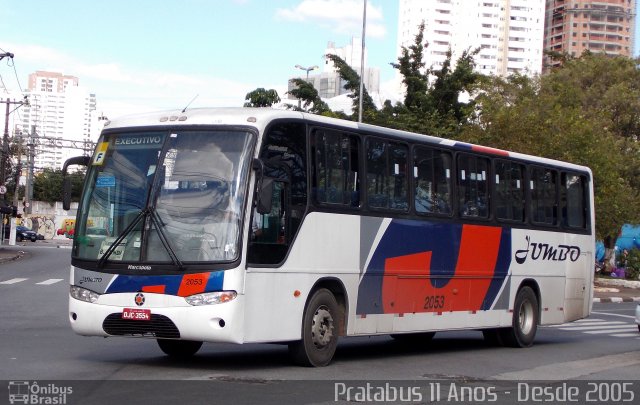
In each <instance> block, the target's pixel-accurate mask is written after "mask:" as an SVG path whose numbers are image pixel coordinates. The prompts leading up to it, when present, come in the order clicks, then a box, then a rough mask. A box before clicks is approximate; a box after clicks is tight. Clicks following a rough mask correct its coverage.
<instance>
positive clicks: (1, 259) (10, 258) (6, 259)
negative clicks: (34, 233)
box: [0, 250, 25, 263]
mask: <svg viewBox="0 0 640 405" xmlns="http://www.w3.org/2000/svg"><path fill="white" fill-rule="evenodd" d="M24 254H25V252H24V251H22V250H19V251H17V252H16V254H15V255H13V256H5V257H0V263H6V262H11V261H13V260H18V259H19V258H21V257H22V256H24Z"/></svg>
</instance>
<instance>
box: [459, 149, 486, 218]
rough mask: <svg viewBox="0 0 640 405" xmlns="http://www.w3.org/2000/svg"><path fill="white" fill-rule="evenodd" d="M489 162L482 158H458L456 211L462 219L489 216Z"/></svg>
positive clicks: (464, 156)
mask: <svg viewBox="0 0 640 405" xmlns="http://www.w3.org/2000/svg"><path fill="white" fill-rule="evenodd" d="M488 176H489V160H488V159H486V158H482V157H476V156H469V155H460V156H459V157H458V210H459V212H460V216H462V217H472V218H487V217H488V216H489V207H488V205H489V190H488V182H487V178H488Z"/></svg>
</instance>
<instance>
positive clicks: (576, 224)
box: [560, 173, 588, 229]
mask: <svg viewBox="0 0 640 405" xmlns="http://www.w3.org/2000/svg"><path fill="white" fill-rule="evenodd" d="M560 190H561V191H562V224H563V225H564V226H567V227H569V228H578V229H585V228H586V227H587V212H588V211H587V202H586V201H587V194H586V178H585V177H584V176H579V175H577V174H572V173H562V187H561V188H560Z"/></svg>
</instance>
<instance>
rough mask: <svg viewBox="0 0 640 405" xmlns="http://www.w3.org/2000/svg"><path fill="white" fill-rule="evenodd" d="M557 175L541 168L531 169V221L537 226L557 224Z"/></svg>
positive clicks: (553, 171)
mask: <svg viewBox="0 0 640 405" xmlns="http://www.w3.org/2000/svg"><path fill="white" fill-rule="evenodd" d="M556 185H557V173H556V171H555V170H551V169H546V168H542V167H534V168H532V169H531V178H530V181H529V190H530V192H531V207H530V209H531V220H532V221H533V222H535V223H538V224H544V225H557V224H558V203H557V196H558V195H557V194H558V192H557V189H556Z"/></svg>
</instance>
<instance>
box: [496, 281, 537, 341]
mask: <svg viewBox="0 0 640 405" xmlns="http://www.w3.org/2000/svg"><path fill="white" fill-rule="evenodd" d="M538 317H539V304H538V298H537V297H536V294H535V293H534V292H533V290H532V289H531V287H522V288H521V289H520V290H518V294H517V295H516V300H515V302H514V305H513V322H512V325H511V327H510V328H506V329H501V330H500V332H499V333H500V336H499V337H500V340H501V341H502V343H503V344H504V345H505V346H511V347H529V346H531V345H532V344H533V340H534V338H535V337H536V331H537V330H538Z"/></svg>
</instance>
